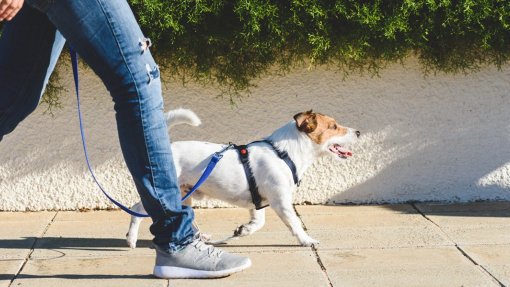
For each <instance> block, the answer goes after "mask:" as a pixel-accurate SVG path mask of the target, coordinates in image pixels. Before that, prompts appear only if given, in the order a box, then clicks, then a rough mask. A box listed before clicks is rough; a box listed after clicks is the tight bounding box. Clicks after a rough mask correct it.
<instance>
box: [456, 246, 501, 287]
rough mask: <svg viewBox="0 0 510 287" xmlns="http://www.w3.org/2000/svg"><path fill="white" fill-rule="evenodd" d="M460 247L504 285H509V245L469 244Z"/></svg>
mask: <svg viewBox="0 0 510 287" xmlns="http://www.w3.org/2000/svg"><path fill="white" fill-rule="evenodd" d="M462 249H463V250H464V251H465V252H466V253H467V254H468V255H469V256H470V257H471V258H473V260H475V261H476V262H477V263H478V264H480V265H482V266H483V267H484V268H485V269H487V271H488V272H490V273H491V274H492V275H493V276H494V277H495V278H497V279H498V280H499V281H500V282H501V283H503V284H504V285H505V286H510V245H476V246H474V245H470V246H462Z"/></svg>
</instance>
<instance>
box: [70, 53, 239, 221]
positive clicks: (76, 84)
mask: <svg viewBox="0 0 510 287" xmlns="http://www.w3.org/2000/svg"><path fill="white" fill-rule="evenodd" d="M69 52H70V54H71V62H72V65H73V76H74V87H75V89H76V100H77V104H78V119H79V122H80V134H81V142H82V145H83V152H84V153H85V161H86V162H87V167H88V168H89V171H90V174H91V175H92V178H93V179H94V181H95V182H96V184H97V186H98V187H99V189H100V190H101V191H102V192H103V194H104V195H105V196H106V197H107V198H108V199H109V200H110V201H111V202H113V203H114V204H115V205H117V206H118V207H119V208H120V209H122V210H124V211H125V212H127V213H129V214H131V215H133V216H137V217H149V215H148V214H143V213H138V212H136V211H133V210H131V209H129V208H128V207H126V206H124V205H123V204H122V203H120V202H118V201H116V200H115V199H114V198H113V197H111V196H110V195H109V194H108V193H107V192H106V191H105V190H104V188H103V187H102V186H101V184H100V183H99V181H98V180H97V178H96V176H95V174H94V172H93V171H92V167H91V165H90V161H89V156H88V152H87V144H86V142H85V132H84V130H83V120H82V115H81V108H80V92H79V78H78V54H77V53H76V52H75V51H74V50H73V49H72V48H71V49H70V51H69ZM232 147H233V145H232V144H229V145H228V146H226V147H225V148H223V149H222V150H220V151H218V152H215V153H214V154H213V156H212V158H211V160H210V161H209V164H208V165H207V167H206V168H205V170H204V173H203V174H202V176H201V177H200V178H199V179H198V181H197V183H196V184H195V185H194V186H193V187H192V188H191V190H190V191H189V192H188V193H186V195H185V196H184V197H183V198H182V199H181V200H182V201H185V200H186V199H187V198H188V197H190V196H191V195H192V194H193V192H195V191H196V190H197V189H198V188H199V187H200V186H201V185H202V184H203V183H204V182H205V181H206V179H207V178H208V177H209V175H211V173H212V171H213V169H214V167H215V166H216V164H217V163H218V162H219V161H220V159H221V158H222V157H223V153H224V152H225V151H227V150H228V149H230V148H232Z"/></svg>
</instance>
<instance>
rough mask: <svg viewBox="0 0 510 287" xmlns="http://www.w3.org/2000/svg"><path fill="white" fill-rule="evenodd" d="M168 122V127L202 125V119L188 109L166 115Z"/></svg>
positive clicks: (176, 110)
mask: <svg viewBox="0 0 510 287" xmlns="http://www.w3.org/2000/svg"><path fill="white" fill-rule="evenodd" d="M166 122H167V123H168V127H173V126H176V125H181V124H187V125H190V126H195V127H196V126H199V125H200V124H202V121H201V120H200V118H199V117H198V116H197V115H196V114H195V113H194V112H193V111H191V110H188V109H182V108H180V109H175V110H171V111H169V112H168V113H166Z"/></svg>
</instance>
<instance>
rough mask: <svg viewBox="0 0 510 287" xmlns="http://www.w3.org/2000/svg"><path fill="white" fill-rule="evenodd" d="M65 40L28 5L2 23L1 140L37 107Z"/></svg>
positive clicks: (0, 60) (0, 39)
mask: <svg viewBox="0 0 510 287" xmlns="http://www.w3.org/2000/svg"><path fill="white" fill-rule="evenodd" d="M64 43H65V40H64V38H63V37H62V35H60V33H59V32H58V31H57V30H56V28H55V26H54V25H53V24H52V23H51V22H50V21H49V20H48V17H47V16H46V15H44V14H43V13H41V12H40V11H38V10H36V9H34V8H31V7H30V6H28V5H25V6H23V8H22V9H21V10H20V11H19V13H18V14H17V15H16V16H15V17H14V19H13V20H12V21H9V22H6V23H5V24H4V27H3V30H2V36H1V38H0V141H1V140H2V138H3V136H4V135H6V134H8V133H10V132H11V131H13V130H14V128H15V127H16V126H17V125H18V124H19V123H20V122H21V121H22V120H23V119H24V118H26V117H27V116H28V115H29V114H30V113H31V112H33V111H34V110H35V108H36V107H37V104H38V103H39V99H40V97H41V95H42V92H43V90H44V87H45V86H46V84H47V82H48V79H49V76H50V74H51V72H52V71H53V69H54V67H55V64H56V62H57V59H58V56H59V55H60V52H61V51H62V47H63V46H64ZM34 47H36V48H34Z"/></svg>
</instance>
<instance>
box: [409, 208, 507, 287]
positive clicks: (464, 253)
mask: <svg viewBox="0 0 510 287" xmlns="http://www.w3.org/2000/svg"><path fill="white" fill-rule="evenodd" d="M410 205H411V206H412V207H413V209H414V210H416V212H418V213H419V214H421V216H423V218H425V219H426V220H427V221H429V222H430V223H432V224H434V225H435V226H436V227H437V228H439V230H440V231H441V232H442V233H443V235H445V236H446V237H447V238H448V240H450V241H451V242H452V243H453V244H454V246H455V248H456V249H457V251H459V252H460V253H461V254H462V256H464V257H465V258H466V259H468V260H469V261H470V262H471V263H473V265H475V266H476V267H478V268H479V269H480V270H481V271H482V273H485V274H487V275H488V276H489V277H491V278H492V280H494V281H495V282H496V283H498V284H499V286H500V287H506V286H505V284H503V283H502V282H501V281H500V280H499V279H498V278H496V276H494V275H493V274H492V273H490V272H489V270H487V269H486V268H485V267H484V266H482V265H481V264H479V263H478V262H476V260H475V259H474V258H473V257H471V256H470V255H469V254H468V253H467V252H466V251H465V250H464V249H462V247H460V246H459V245H458V244H457V242H455V240H453V239H452V238H451V237H450V236H449V235H448V233H446V232H445V231H444V230H443V228H442V227H441V226H440V225H439V224H437V223H436V222H434V221H433V220H432V219H430V218H429V217H428V216H427V215H426V214H425V213H423V212H422V211H421V210H420V209H419V208H418V207H417V206H416V204H414V203H411V204H410Z"/></svg>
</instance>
